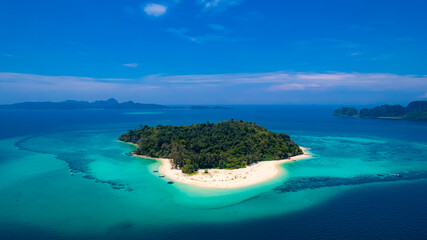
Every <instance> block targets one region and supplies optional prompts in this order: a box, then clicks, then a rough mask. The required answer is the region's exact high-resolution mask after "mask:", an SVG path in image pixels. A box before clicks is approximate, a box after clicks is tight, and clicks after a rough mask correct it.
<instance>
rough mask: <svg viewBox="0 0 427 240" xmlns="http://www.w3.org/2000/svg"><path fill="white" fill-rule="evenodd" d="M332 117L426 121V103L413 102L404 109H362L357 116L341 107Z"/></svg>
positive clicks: (383, 106) (399, 106) (389, 107)
mask: <svg viewBox="0 0 427 240" xmlns="http://www.w3.org/2000/svg"><path fill="white" fill-rule="evenodd" d="M355 113H356V115H355ZM334 115H337V116H346V117H354V116H360V117H361V118H394V119H408V120H427V101H414V102H411V103H409V104H408V106H406V107H403V106H401V105H381V106H377V107H373V108H370V109H369V108H363V109H362V110H360V112H359V114H358V115H357V110H356V109H355V108H347V107H343V108H341V109H337V110H335V111H334Z"/></svg>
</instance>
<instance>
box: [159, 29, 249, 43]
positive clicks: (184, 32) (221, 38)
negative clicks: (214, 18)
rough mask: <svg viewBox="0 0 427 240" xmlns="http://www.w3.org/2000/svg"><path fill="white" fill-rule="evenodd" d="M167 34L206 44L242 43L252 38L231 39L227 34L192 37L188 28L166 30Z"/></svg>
mask: <svg viewBox="0 0 427 240" xmlns="http://www.w3.org/2000/svg"><path fill="white" fill-rule="evenodd" d="M166 31H167V32H170V33H172V34H174V35H176V36H178V37H180V38H182V39H186V40H189V41H191V42H195V43H200V44H201V43H206V42H242V41H247V40H250V38H238V37H231V36H227V35H225V34H204V35H192V34H190V33H189V32H190V30H189V29H188V28H169V29H166Z"/></svg>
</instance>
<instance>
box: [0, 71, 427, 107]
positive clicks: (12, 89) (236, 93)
mask: <svg viewBox="0 0 427 240" xmlns="http://www.w3.org/2000/svg"><path fill="white" fill-rule="evenodd" d="M212 89H215V91H212ZM426 89H427V75H397V74H391V73H343V72H327V73H311V72H266V73H231V74H201V75H162V74H156V75H149V76H145V77H142V78H134V79H122V78H92V77H76V76H46V75H36V74H24V73H9V72H0V102H3V103H5V102H19V101H28V100H37V101H40V100H61V99H67V98H68V99H76V98H77V99H96V98H98V99H100V98H108V97H112V96H115V97H120V96H122V97H123V98H125V99H134V100H137V99H145V100H144V101H150V102H156V103H170V102H171V101H174V103H177V102H180V103H185V102H186V103H194V102H195V101H199V100H200V99H205V102H204V103H220V102H222V103H228V104H231V103H258V104H259V103H285V102H288V103H301V102H304V103H313V102H316V103H319V104H320V103H328V104H329V103H337V102H340V103H343V101H347V102H352V103H366V104H368V103H372V102H373V101H377V102H378V101H380V102H390V101H392V102H396V101H403V102H405V101H408V100H414V99H421V98H427V93H426ZM142 93H143V94H142ZM159 93H162V94H159ZM301 93H304V94H301ZM165 96H167V97H165ZM249 96H250V97H249ZM283 96H287V97H286V98H283ZM307 96H310V97H309V98H307ZM176 99H178V100H179V101H177V102H175V100H176Z"/></svg>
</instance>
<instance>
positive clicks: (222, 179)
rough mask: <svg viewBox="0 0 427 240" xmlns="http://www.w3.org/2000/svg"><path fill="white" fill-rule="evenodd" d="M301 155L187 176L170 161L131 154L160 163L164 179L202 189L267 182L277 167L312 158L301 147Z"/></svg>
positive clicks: (278, 171) (274, 174)
mask: <svg viewBox="0 0 427 240" xmlns="http://www.w3.org/2000/svg"><path fill="white" fill-rule="evenodd" d="M301 149H302V150H303V152H304V153H303V154H301V155H298V156H294V157H291V158H288V159H282V160H274V161H262V162H258V163H256V164H252V165H250V166H247V167H246V168H239V169H233V170H226V169H208V173H204V172H205V170H204V169H200V170H199V171H198V173H197V174H194V175H187V174H184V173H182V172H181V170H179V169H174V168H172V163H171V160H170V159H167V158H152V157H148V156H142V155H136V154H132V155H133V156H136V157H141V158H148V159H155V160H158V161H161V162H162V165H161V166H160V169H159V172H160V174H162V175H164V176H165V177H166V178H168V179H170V180H172V181H175V182H180V183H185V184H190V185H193V186H198V187H204V188H240V187H246V186H250V185H254V184H258V183H262V182H265V181H268V180H270V179H272V178H274V177H275V176H277V175H278V174H279V173H280V169H279V165H281V164H284V163H288V162H293V161H298V160H302V159H306V158H310V157H312V155H311V154H310V153H309V152H308V149H307V148H304V147H301Z"/></svg>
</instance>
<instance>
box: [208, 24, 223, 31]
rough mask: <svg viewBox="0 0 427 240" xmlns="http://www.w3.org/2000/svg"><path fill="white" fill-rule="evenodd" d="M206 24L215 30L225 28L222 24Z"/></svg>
mask: <svg viewBox="0 0 427 240" xmlns="http://www.w3.org/2000/svg"><path fill="white" fill-rule="evenodd" d="M208 26H209V27H210V28H211V29H213V30H215V31H224V30H225V27H224V26H222V25H219V24H209V25H208Z"/></svg>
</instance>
